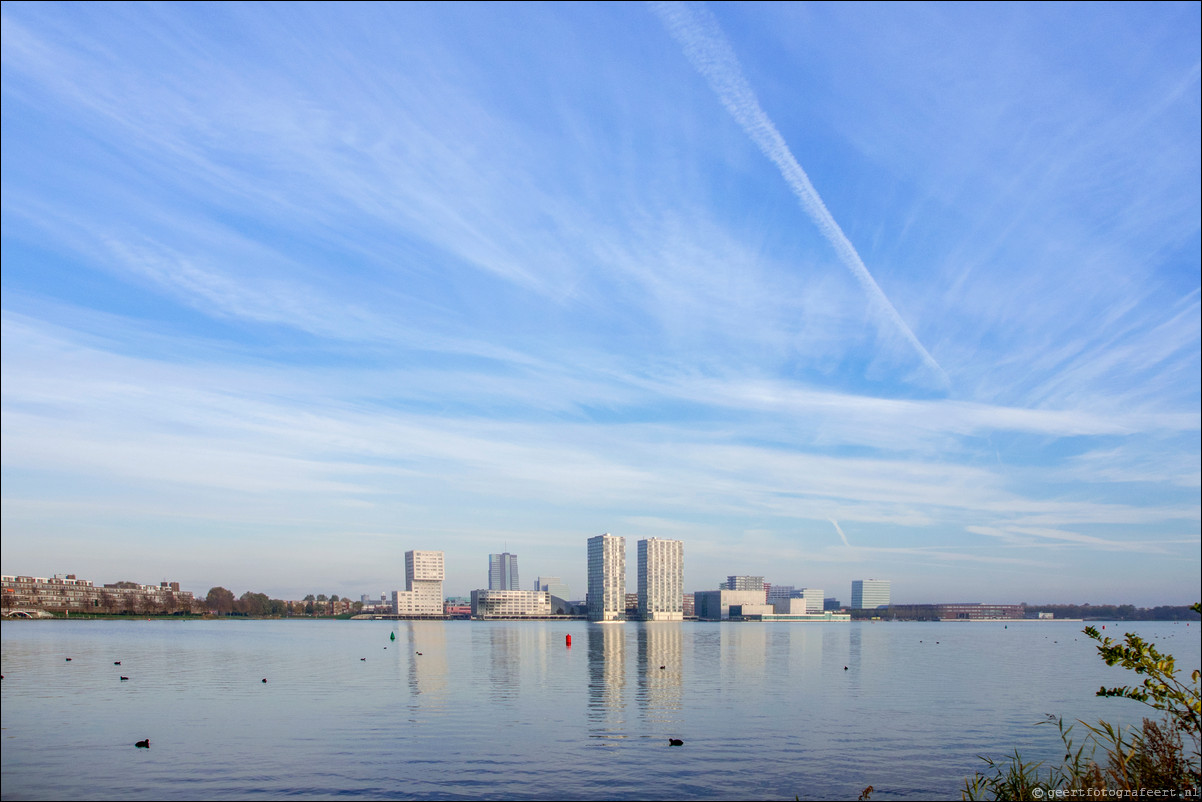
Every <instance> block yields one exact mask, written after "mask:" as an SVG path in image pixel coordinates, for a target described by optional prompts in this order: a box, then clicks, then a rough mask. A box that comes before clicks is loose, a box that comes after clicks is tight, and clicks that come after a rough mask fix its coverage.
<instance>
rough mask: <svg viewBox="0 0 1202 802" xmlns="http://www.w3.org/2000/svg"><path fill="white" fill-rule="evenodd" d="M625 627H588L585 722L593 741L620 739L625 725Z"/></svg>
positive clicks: (608, 625)
mask: <svg viewBox="0 0 1202 802" xmlns="http://www.w3.org/2000/svg"><path fill="white" fill-rule="evenodd" d="M626 628H627V627H626V625H622V624H589V627H588V630H587V636H586V637H587V639H588V720H589V729H590V730H591V731H592V737H594V738H620V737H623V735H624V725H625V723H626V720H625V714H624V709H625V707H626V700H625V690H626Z"/></svg>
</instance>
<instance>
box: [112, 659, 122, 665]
mask: <svg viewBox="0 0 1202 802" xmlns="http://www.w3.org/2000/svg"><path fill="white" fill-rule="evenodd" d="M113 665H115V666H119V665H121V661H120V660H114V661H113Z"/></svg>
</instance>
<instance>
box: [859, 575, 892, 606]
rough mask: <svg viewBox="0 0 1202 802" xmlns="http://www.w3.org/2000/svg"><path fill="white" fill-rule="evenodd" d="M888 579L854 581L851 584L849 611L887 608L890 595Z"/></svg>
mask: <svg viewBox="0 0 1202 802" xmlns="http://www.w3.org/2000/svg"><path fill="white" fill-rule="evenodd" d="M889 585H890V583H889V580H888V579H856V580H853V581H852V583H851V609H853V610H876V609H878V608H880V607H888V606H889V604H890V602H891V601H892V593H891V590H890V587H889Z"/></svg>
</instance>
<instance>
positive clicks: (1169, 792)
mask: <svg viewBox="0 0 1202 802" xmlns="http://www.w3.org/2000/svg"><path fill="white" fill-rule="evenodd" d="M1191 609H1192V610H1193V611H1194V612H1195V613H1200V614H1202V604H1195V605H1193V607H1192V608H1191ZM1085 634H1086V635H1088V636H1089V637H1091V638H1093V639H1094V640H1095V641H1097V643H1098V653H1099V654H1100V655H1101V657H1102V659H1103V660H1105V661H1106V664H1107V665H1110V666H1113V665H1121V666H1122V667H1123V668H1126V669H1130V670H1131V671H1134V672H1135V673H1136V674H1139V675H1141V676H1143V677H1144V680H1143V682H1142V683H1141V684H1139V685H1134V686H1130V685H1123V686H1118V687H1114V688H1106V687H1103V688H1101V689H1100V690H1099V691H1098V692H1097V695H1098V696H1117V697H1123V698H1127V699H1134V700H1135V701H1137V702H1142V703H1143V704H1145V705H1147V706H1149V707H1151V708H1153V709H1155V710H1158V711H1161V713H1162V714H1163V718H1162V719H1160V720H1159V721H1155V720H1152V719H1149V718H1145V719H1144V720H1143V725H1142V726H1141V727H1140V728H1139V729H1138V730H1136V729H1134V728H1132V729H1130V730H1127V731H1123V730H1121V729H1120V728H1117V727H1114V726H1112V725H1110V724H1108V723H1106V722H1105V721H1100V722H1098V724H1097V725H1096V726H1095V725H1090V724H1086V723H1085V722H1083V721H1078V722H1077V723H1078V724H1080V725H1081V726H1082V727H1084V728H1085V729H1086V731H1087V734H1086V736H1085V739H1084V743H1083V744H1082V745H1081V746H1080V747H1076V748H1074V743H1073V735H1072V731H1073V727H1074V726H1075V725H1069V726H1067V727H1066V726H1065V725H1064V720H1063V719H1057V718H1055V717H1052V718H1050V719H1049V721H1050V722H1054V723H1055V724H1056V726H1057V727H1058V728H1059V730H1060V738H1061V740H1062V741H1063V742H1064V752H1065V754H1064V759H1063V761H1062V762H1061V763H1060V765H1058V766H1048V767H1046V768H1045V767H1044V765H1043V763H1042V762H1037V763H1026V762H1024V761H1023V759H1022V756H1021V755H1020V754H1019V753H1018V752H1017V750H1016V751H1015V752H1014V754H1013V755H1012V756H1011V757H1009V758H1007V759H1006V760H1004V761H994V760H992V759H990V758H987V757H985V758H982V759H983V760H984V761H985V762H986V763H987V764H988V766H989V773H987V774H979V773H978V774H976V775H975V776H973V777H971V778H969V779H967V780H965V781H964V788H963V792H962V796H963V798H965V799H1016V800H1027V799H1035V800H1038V799H1051V798H1071V797H1080V798H1091V797H1102V796H1127V795H1131V796H1140V795H1150V794H1149V793H1148V792H1158V793H1156V794H1155V795H1157V796H1170V797H1177V798H1181V797H1190V796H1193V797H1196V796H1197V794H1198V789H1199V786H1200V785H1202V757H1200V755H1199V719H1200V717H1202V695H1200V694H1199V678H1200V677H1202V672H1199V671H1198V670H1197V669H1195V670H1194V671H1193V672H1191V674H1190V679H1189V682H1185V681H1182V680H1181V679H1180V678H1179V677H1178V671H1177V668H1176V665H1175V662H1174V659H1173V656H1172V655H1166V654H1161V652H1160V651H1159V650H1158V649H1157V648H1156V646H1155V645H1154V644H1151V643H1148V642H1146V641H1144V640H1143V639H1142V638H1140V637H1139V636H1138V635H1133V634H1130V633H1128V634H1127V635H1126V636H1124V640H1123V642H1121V643H1116V642H1115V641H1113V640H1111V639H1110V638H1104V637H1102V635H1101V633H1100V632H1098V630H1097V629H1096V628H1094V627H1086V628H1085ZM1141 792H1143V793H1142V794H1141Z"/></svg>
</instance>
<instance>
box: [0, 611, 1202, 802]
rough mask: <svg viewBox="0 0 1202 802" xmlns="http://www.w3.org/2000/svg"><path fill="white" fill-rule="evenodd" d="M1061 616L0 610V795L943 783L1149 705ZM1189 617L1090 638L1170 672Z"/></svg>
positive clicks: (643, 790) (941, 789)
mask: <svg viewBox="0 0 1202 802" xmlns="http://www.w3.org/2000/svg"><path fill="white" fill-rule="evenodd" d="M1082 627H1083V625H1082V624H1080V623H1070V622H1049V623H1042V622H1039V623H1037V622H1007V623H1002V622H998V623H992V622H991V623H950V622H949V623H867V622H865V623H850V624H786V623H775V624H758V623H733V624H713V623H693V622H686V623H683V624H667V623H659V624H635V623H629V624H624V625H621V624H618V625H614V624H610V625H598V624H586V623H584V622H462V621H452V622H406V621H401V622H396V621H311V620H296V621H237V620H235V621H74V622H66V621H45V622H6V623H4V624H3V627H2V634H3V654H2V662H3V674H4V680H3V683H0V687H2V705H0V709H2V711H3V713H2V715H3V732H2V737H3V740H2V741H0V743H2V745H3V748H2V750H0V755H2V762H3V788H2V791H0V793H2V796H3V798H4V799H43V798H44V799H71V798H85V799H222V798H239V799H241V798H267V799H281V798H286V797H288V798H323V799H328V798H333V797H343V798H364V799H378V798H419V799H444V798H445V799H464V798H468V799H471V798H483V799H497V798H520V799H793V798H794V797H795V796H796V797H800V798H802V799H855V798H856V797H857V795H858V794H859V793H860V791H861V789H863V788H864V787H865V786H867V785H872V786H874V787H875V789H876V792H875V793H874V795H873V799H905V798H914V799H919V798H947V799H958V798H959V789H960V786H961V783H962V781H963V778H964V777H965V776H966V775H968V774H971V773H972V772H974V771H976V770H978V769H980V768H982V766H983V764H982V763H981V761H980V760H979V759H978V758H977V755H981V754H988V755H991V756H994V757H1002V756H1004V755H1005V754H1006V753H1009V752H1010V751H1012V750H1013V749H1015V748H1018V749H1019V750H1020V751H1021V752H1022V754H1023V756H1024V757H1030V758H1055V757H1057V756H1059V755H1061V754H1062V750H1061V747H1060V743H1059V739H1058V737H1057V734H1056V730H1055V727H1054V726H1036V722H1037V721H1039V720H1040V719H1042V718H1044V717H1045V715H1046V714H1048V713H1053V714H1056V715H1062V716H1064V717H1065V718H1066V719H1070V720H1071V719H1076V718H1081V719H1085V720H1089V721H1093V720H1096V719H1098V718H1100V717H1105V718H1106V719H1107V720H1109V721H1122V722H1128V723H1130V722H1138V721H1139V720H1140V719H1141V718H1142V716H1143V715H1144V714H1145V713H1146V712H1147V709H1146V708H1144V707H1143V706H1142V705H1139V704H1138V703H1135V702H1131V701H1130V700H1125V699H1100V698H1097V697H1095V696H1094V692H1095V691H1096V690H1097V688H1098V687H1099V686H1100V685H1102V684H1104V683H1105V684H1108V685H1114V684H1126V683H1129V682H1131V681H1133V680H1134V679H1135V677H1134V675H1132V674H1130V672H1125V671H1123V670H1122V669H1119V668H1108V667H1107V666H1106V665H1105V664H1103V663H1102V662H1101V660H1100V659H1099V658H1098V657H1097V652H1096V649H1095V647H1094V645H1093V643H1092V642H1091V641H1089V640H1088V639H1087V638H1086V637H1085V636H1084V635H1082V634H1081V629H1082ZM1200 629H1202V628H1200V627H1199V625H1198V624H1196V623H1195V624H1191V625H1188V626H1187V625H1186V624H1184V623H1180V624H1177V623H1167V622H1164V623H1159V622H1149V623H1134V624H1113V623H1111V624H1107V630H1106V633H1105V634H1108V635H1113V636H1115V637H1118V636H1120V635H1121V633H1122V632H1125V631H1135V632H1138V633H1139V634H1141V635H1142V636H1144V637H1146V638H1149V639H1152V640H1154V641H1155V642H1156V643H1157V644H1158V645H1160V646H1163V647H1164V649H1165V650H1167V651H1169V652H1171V653H1173V654H1175V655H1176V656H1177V659H1178V663H1179V665H1181V666H1182V667H1184V668H1185V669H1186V670H1187V671H1188V670H1190V669H1193V668H1195V667H1197V666H1198V662H1199V653H1200V648H1199V630H1200ZM391 633H395V634H396V640H395V641H393V640H390V639H389V635H390V634H391ZM567 635H571V636H572V641H573V642H572V646H571V648H567V647H566V646H565V636H567ZM418 652H421V654H420V655H419V654H418ZM67 657H70V658H71V660H70V661H69V662H68V661H67V660H66V658H67ZM361 658H366V660H363V659H361ZM117 660H120V661H121V665H120V666H116V665H114V664H113V663H114V661H117ZM661 666H663V668H661ZM844 666H846V667H847V668H846V670H844ZM121 675H125V676H128V677H129V680H128V681H121V680H120V676H121ZM263 678H266V679H267V683H263V682H262V681H261V680H262V679H263ZM670 737H674V738H681V739H683V740H684V742H685V743H684V745H683V746H676V747H673V746H669V744H668V738H670ZM144 738H149V739H150V741H151V748H150V749H136V748H135V747H134V742H135V741H138V740H141V739H144Z"/></svg>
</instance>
